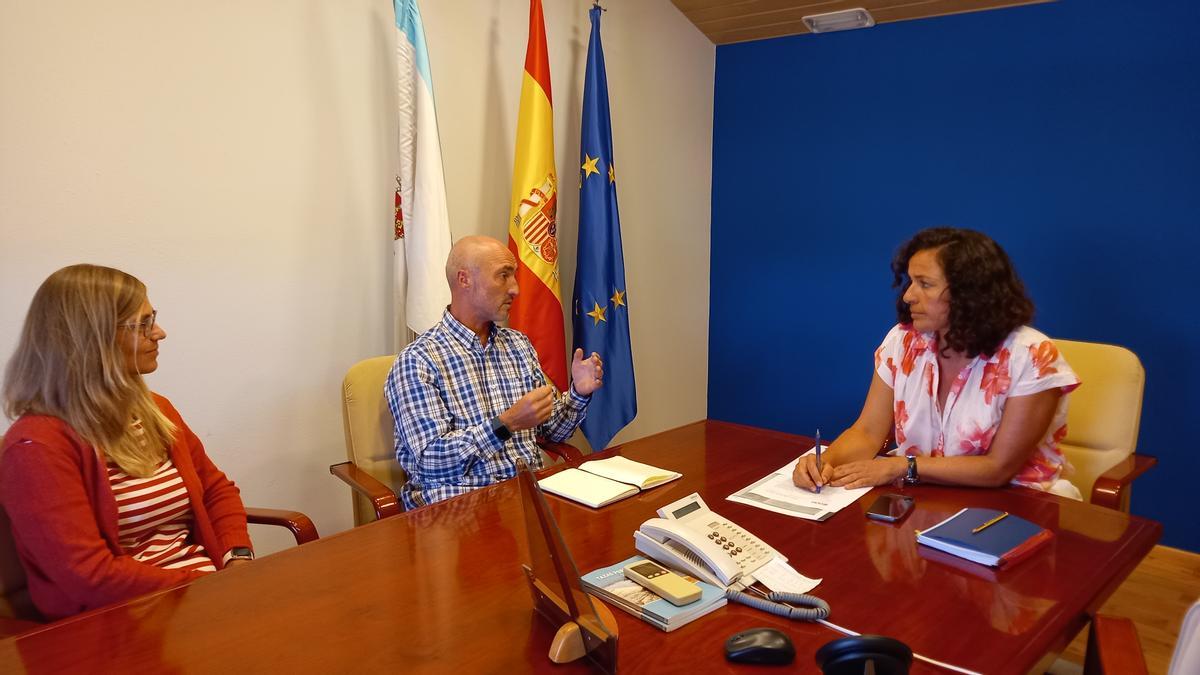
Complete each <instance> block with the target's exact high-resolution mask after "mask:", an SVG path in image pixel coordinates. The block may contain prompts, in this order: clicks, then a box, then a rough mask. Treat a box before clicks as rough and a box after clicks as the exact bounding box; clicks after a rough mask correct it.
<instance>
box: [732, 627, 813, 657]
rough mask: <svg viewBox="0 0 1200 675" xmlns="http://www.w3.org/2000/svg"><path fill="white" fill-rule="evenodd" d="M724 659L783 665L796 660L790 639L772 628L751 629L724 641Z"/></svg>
mask: <svg viewBox="0 0 1200 675" xmlns="http://www.w3.org/2000/svg"><path fill="white" fill-rule="evenodd" d="M725 658H727V659H729V660H730V661H734V662H736V663H769V664H775V665H783V664H786V663H791V662H792V661H793V660H795V658H796V648H795V647H794V646H793V645H792V639H791V638H789V637H788V636H787V635H786V634H784V633H782V632H780V631H777V630H775V629H774V628H751V629H750V630H744V631H742V632H740V633H734V634H733V635H732V636H730V638H729V639H728V640H726V641H725Z"/></svg>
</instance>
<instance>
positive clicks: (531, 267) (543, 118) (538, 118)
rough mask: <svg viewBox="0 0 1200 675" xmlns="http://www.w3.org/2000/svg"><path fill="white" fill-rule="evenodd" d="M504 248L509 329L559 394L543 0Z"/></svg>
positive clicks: (563, 354)
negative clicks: (513, 282) (508, 253)
mask: <svg viewBox="0 0 1200 675" xmlns="http://www.w3.org/2000/svg"><path fill="white" fill-rule="evenodd" d="M510 204H511V207H510V209H509V218H508V247H509V249H511V250H512V252H513V255H515V256H516V257H517V284H518V286H520V295H518V296H517V299H516V300H515V301H514V302H513V304H512V309H511V311H510V314H509V325H511V326H512V327H513V328H516V329H517V330H519V331H521V332H522V333H525V334H526V335H528V336H529V339H530V340H531V341H533V347H534V349H536V350H537V353H538V360H539V361H541V364H542V371H543V372H544V373H546V376H547V377H549V378H550V379H551V380H552V381H553V382H554V384H555V386H557V387H558V388H559V389H564V388H565V387H567V385H568V381H567V351H566V348H567V345H566V337H564V335H563V310H562V294H561V292H560V291H559V280H558V221H557V206H558V177H557V176H556V175H555V172H554V109H553V104H552V103H551V98H550V61H549V58H548V56H547V54H546V27H545V22H544V21H543V19H542V2H541V0H530V3H529V45H528V47H527V48H526V50H525V74H524V79H523V80H522V82H521V109H520V112H519V113H518V115H517V146H516V153H515V157H514V160H513V186H512V201H511V202H510Z"/></svg>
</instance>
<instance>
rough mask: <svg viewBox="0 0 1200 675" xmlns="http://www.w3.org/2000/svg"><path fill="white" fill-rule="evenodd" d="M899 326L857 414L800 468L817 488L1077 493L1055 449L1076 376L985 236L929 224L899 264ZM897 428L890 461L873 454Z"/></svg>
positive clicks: (803, 483)
mask: <svg viewBox="0 0 1200 675" xmlns="http://www.w3.org/2000/svg"><path fill="white" fill-rule="evenodd" d="M892 272H893V274H894V276H895V286H896V287H897V288H900V289H901V294H900V296H899V298H898V299H897V302H896V312H897V315H898V318H899V323H898V324H897V325H896V326H895V327H893V328H892V329H891V331H889V332H888V334H887V337H885V338H884V339H883V344H881V345H880V346H879V349H877V350H876V351H875V377H873V378H872V381H871V388H870V389H869V390H868V392H867V400H866V403H864V404H863V410H862V413H861V414H860V415H859V418H858V420H857V421H856V422H855V423H854V425H853V426H851V427H850V428H849V429H847V430H846V431H845V432H843V433H842V434H841V435H840V436H838V438H837V440H835V441H834V442H833V443H832V444H830V447H829V450H828V451H827V452H825V453H823V458H822V459H823V463H822V467H821V469H820V470H818V469H817V464H816V460H815V458H814V457H813V455H811V454H810V455H805V456H804V457H802V458H801V460H800V462H799V463H798V464H797V465H796V470H795V472H794V473H793V475H792V479H793V481H794V482H795V484H796V485H798V486H800V487H804V488H809V489H813V488H815V487H816V486H819V485H823V484H829V485H835V486H844V487H866V486H871V485H882V484H885V483H891V482H894V481H898V480H905V481H906V482H908V483H910V484H913V483H917V482H922V481H923V482H930V483H946V484H954V485H974V486H981V487H995V486H1002V485H1006V484H1009V483H1012V484H1015V485H1024V486H1027V487H1031V488H1034V489H1039V490H1046V491H1049V492H1054V493H1056V494H1059V495H1062V496H1066V497H1072V498H1075V499H1079V498H1080V495H1079V491H1078V490H1077V489H1076V488H1075V487H1074V486H1073V485H1071V483H1070V482H1069V481H1067V480H1066V478H1067V476H1068V475H1069V473H1070V471H1071V468H1070V465H1069V464H1068V463H1067V461H1066V459H1064V457H1063V455H1062V452H1061V451H1060V450H1059V448H1058V444H1059V441H1060V440H1061V439H1062V438H1063V437H1064V436H1065V435H1066V431H1067V426H1066V422H1067V398H1068V396H1067V394H1068V393H1070V392H1071V391H1072V390H1073V389H1075V387H1078V386H1079V378H1078V377H1076V376H1075V373H1074V372H1073V371H1072V370H1071V367H1070V366H1068V365H1067V362H1066V361H1065V360H1064V359H1063V358H1062V356H1061V355H1059V353H1058V349H1057V348H1055V346H1054V343H1053V342H1052V341H1051V340H1050V338H1048V337H1046V336H1045V335H1043V334H1042V333H1040V332H1038V331H1037V330H1034V329H1033V328H1030V327H1029V326H1027V325H1026V324H1027V323H1028V322H1029V321H1030V320H1031V319H1032V318H1033V303H1032V302H1031V301H1030V300H1029V298H1028V296H1027V295H1026V293H1025V286H1024V285H1023V284H1022V283H1021V280H1020V279H1019V278H1018V277H1017V274H1016V271H1015V270H1014V269H1013V266H1012V262H1011V261H1010V260H1009V258H1008V255H1007V254H1006V253H1005V252H1004V250H1003V249H1001V248H1000V246H999V245H997V244H996V242H994V241H992V240H991V239H990V238H988V237H987V235H984V234H981V233H979V232H975V231H972V230H961V229H955V228H931V229H927V230H923V231H921V232H918V233H917V235H916V236H914V237H913V238H912V239H911V240H909V241H908V242H907V243H905V244H904V245H903V246H901V247H900V250H899V251H898V252H897V254H896V257H895V259H894V260H893V261H892ZM889 434H894V439H895V443H896V450H894V451H892V455H893V456H891V457H885V458H879V459H873V458H874V457H875V454H876V452H877V451H878V450H879V448H880V447H881V446H882V445H883V443H884V442H885V441H886V440H887V439H888V435H889Z"/></svg>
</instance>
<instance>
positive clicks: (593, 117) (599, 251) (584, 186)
mask: <svg viewBox="0 0 1200 675" xmlns="http://www.w3.org/2000/svg"><path fill="white" fill-rule="evenodd" d="M601 11H602V10H601V9H600V7H598V6H594V7H592V10H591V12H590V14H591V18H592V36H591V38H590V40H589V42H588V59H587V72H586V73H585V75H584V86H583V128H582V131H581V132H580V134H579V135H580V138H581V143H580V145H581V147H580V149H579V154H580V161H581V162H582V166H581V167H580V176H579V258H578V261H577V263H578V264H577V265H576V267H575V297H574V299H573V302H572V306H573V312H572V321H573V323H574V326H575V337H574V340H575V347H579V348H582V349H583V353H584V355H585V356H586V355H588V354H591V353H592V352H597V353H598V354H600V358H601V359H603V360H604V386H603V387H601V388H600V389H599V390H597V391H596V393H594V394H592V402H591V404H589V405H588V412H587V417H586V418H585V419H584V420H583V435H584V436H587V439H588V443H590V444H591V445H592V448H593V449H594V450H602V449H604V448H605V447H607V446H608V442H609V441H611V440H612V437H613V436H615V435H616V433H617V432H618V431H620V430H621V429H622V428H623V427H624V426H625V425H626V424H629V422H630V420H632V419H633V418H634V417H635V416H636V415H637V392H636V388H635V386H634V383H633V353H632V352H631V350H630V348H629V296H628V295H627V289H626V288H625V258H624V256H623V255H622V253H621V221H620V218H618V216H617V174H616V170H615V169H614V168H613V146H612V124H611V122H610V120H609V115H608V77H607V76H606V75H605V73H604V49H603V47H601V45H600V12H601Z"/></svg>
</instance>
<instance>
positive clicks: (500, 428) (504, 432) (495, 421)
mask: <svg viewBox="0 0 1200 675" xmlns="http://www.w3.org/2000/svg"><path fill="white" fill-rule="evenodd" d="M492 433H493V434H496V438H499V439H500V442H502V443H503V442H505V441H507V440H508V439H510V438H512V432H511V431H509V430H508V427H506V426H504V422H501V421H500V418H499V417H493V418H492Z"/></svg>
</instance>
